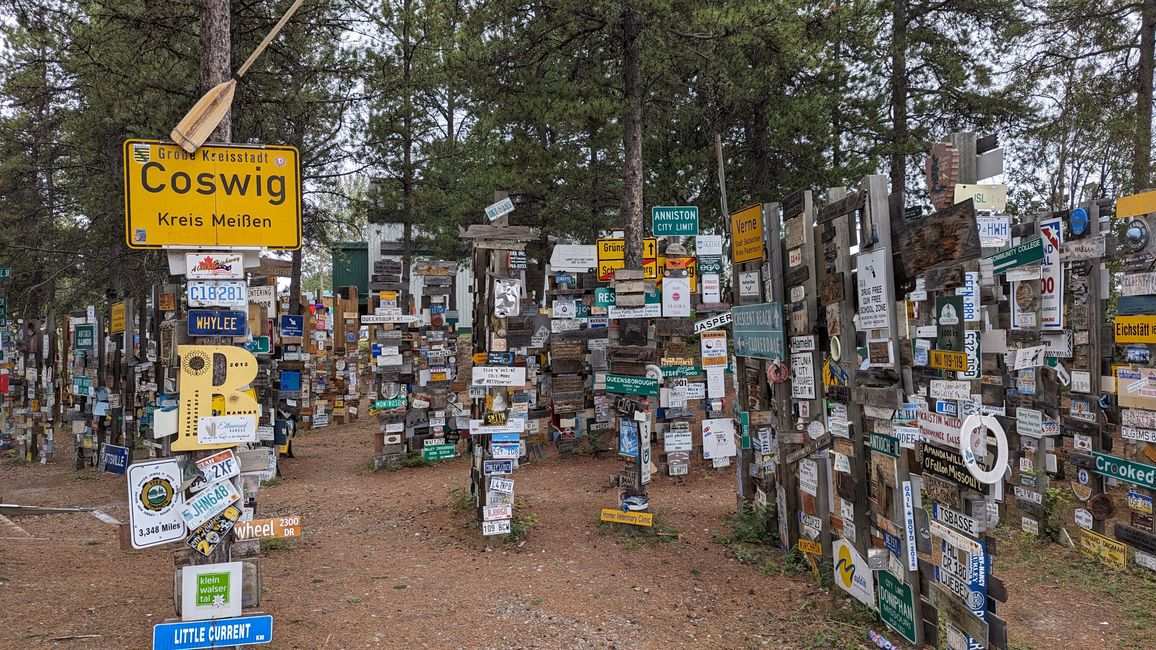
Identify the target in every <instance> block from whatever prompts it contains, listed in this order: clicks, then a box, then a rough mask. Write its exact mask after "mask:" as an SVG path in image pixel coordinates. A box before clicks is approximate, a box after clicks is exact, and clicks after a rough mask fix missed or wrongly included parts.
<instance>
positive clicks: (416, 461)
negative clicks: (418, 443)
mask: <svg viewBox="0 0 1156 650" xmlns="http://www.w3.org/2000/svg"><path fill="white" fill-rule="evenodd" d="M433 466H434V462H433V461H429V460H426V459H425V458H423V457H422V455H421V453H419V452H411V453H409V454H406V456H405V458H402V459H401V462H400V463H398V464H396V465H390V466H389V470H390V471H394V470H398V469H401V468H403V467H433Z"/></svg>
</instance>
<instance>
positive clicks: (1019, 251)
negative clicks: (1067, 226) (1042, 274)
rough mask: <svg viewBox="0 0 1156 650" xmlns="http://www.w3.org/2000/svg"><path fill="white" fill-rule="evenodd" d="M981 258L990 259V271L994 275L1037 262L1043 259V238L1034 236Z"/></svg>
mask: <svg viewBox="0 0 1156 650" xmlns="http://www.w3.org/2000/svg"><path fill="white" fill-rule="evenodd" d="M983 259H985V260H989V261H991V265H992V273H994V274H995V275H1000V274H1002V273H1006V272H1008V271H1010V270H1012V269H1018V268H1021V267H1024V266H1028V265H1030V264H1038V263H1040V262H1042V261H1043V260H1044V240H1043V238H1042V237H1036V238H1035V239H1032V240H1030V241H1026V242H1024V243H1022V244H1020V245H1018V246H1014V247H1012V248H1009V249H1007V250H1006V251H1000V252H998V253H996V254H995V255H988V256H987V257H985V258H983Z"/></svg>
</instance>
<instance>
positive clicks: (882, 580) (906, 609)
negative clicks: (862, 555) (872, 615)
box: [875, 571, 915, 643]
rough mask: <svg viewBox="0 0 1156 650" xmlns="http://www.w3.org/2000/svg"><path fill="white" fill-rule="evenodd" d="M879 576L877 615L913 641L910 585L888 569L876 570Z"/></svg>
mask: <svg viewBox="0 0 1156 650" xmlns="http://www.w3.org/2000/svg"><path fill="white" fill-rule="evenodd" d="M875 575H877V576H878V577H879V617H880V618H882V619H883V622H884V623H886V624H887V625H889V626H891V628H892V629H893V630H895V631H896V632H898V633H899V634H900V636H902V637H903V638H905V639H907V640H908V641H910V642H911V643H915V599H914V598H912V597H911V586H910V585H907V584H904V583H903V582H902V581H900V580H899V578H896V577H895V576H893V575H891V572H890V571H877V572H876V573H875Z"/></svg>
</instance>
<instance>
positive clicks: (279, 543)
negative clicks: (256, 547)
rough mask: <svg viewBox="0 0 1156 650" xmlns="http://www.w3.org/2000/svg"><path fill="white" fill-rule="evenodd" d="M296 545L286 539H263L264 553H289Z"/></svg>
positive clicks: (262, 547)
mask: <svg viewBox="0 0 1156 650" xmlns="http://www.w3.org/2000/svg"><path fill="white" fill-rule="evenodd" d="M294 546H295V544H294V543H293V542H290V541H287V540H284V539H263V540H261V550H262V551H288V550H291V549H292V548H293V547H294Z"/></svg>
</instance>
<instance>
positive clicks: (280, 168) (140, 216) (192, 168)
mask: <svg viewBox="0 0 1156 650" xmlns="http://www.w3.org/2000/svg"><path fill="white" fill-rule="evenodd" d="M299 158H300V157H299V156H298V153H297V149H295V148H293V147H282V146H269V145H256V146H237V145H233V146H222V145H205V146H203V147H201V148H200V149H198V150H197V152H196V153H195V154H187V153H185V152H184V151H183V150H182V149H181V148H180V147H178V146H177V145H175V144H171V143H168V144H166V143H163V142H157V141H149V140H125V142H124V207H125V239H126V240H127V243H128V246H129V247H130V248H162V247H185V248H190V247H197V246H209V247H213V246H220V247H241V246H245V247H253V248H278V249H297V248H300V247H301V166H300V162H299Z"/></svg>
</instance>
